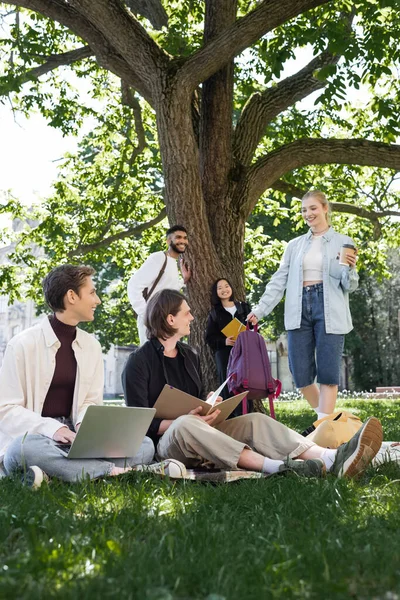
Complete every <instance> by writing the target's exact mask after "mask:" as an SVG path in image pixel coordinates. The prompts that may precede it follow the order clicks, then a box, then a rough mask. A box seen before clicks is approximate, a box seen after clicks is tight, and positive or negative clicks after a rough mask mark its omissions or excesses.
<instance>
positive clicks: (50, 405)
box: [42, 315, 76, 418]
mask: <svg viewBox="0 0 400 600" xmlns="http://www.w3.org/2000/svg"><path fill="white" fill-rule="evenodd" d="M49 321H50V324H51V326H52V328H53V331H54V333H55V334H56V336H57V337H58V339H59V340H60V342H61V346H60V347H59V349H58V350H57V354H56V368H55V370H54V375H53V379H52V381H51V384H50V387H49V391H48V392H47V396H46V399H45V401H44V404H43V410H42V417H53V418H56V417H69V416H70V415H71V409H72V400H73V397H74V388H75V379H76V358H75V354H74V351H73V349H72V342H73V341H74V339H75V337H76V327H75V326H74V325H65V323H62V322H61V321H59V320H58V319H57V317H56V316H55V315H52V316H51V317H49Z"/></svg>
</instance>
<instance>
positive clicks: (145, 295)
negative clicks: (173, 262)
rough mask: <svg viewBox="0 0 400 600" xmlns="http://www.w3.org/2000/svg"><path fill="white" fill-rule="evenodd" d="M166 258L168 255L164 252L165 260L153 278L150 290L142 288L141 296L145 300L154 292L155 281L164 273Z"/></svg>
mask: <svg viewBox="0 0 400 600" xmlns="http://www.w3.org/2000/svg"><path fill="white" fill-rule="evenodd" d="M167 260H168V255H167V253H166V252H165V260H164V263H163V266H162V267H161V270H160V272H159V274H158V275H157V277H156V279H155V280H154V282H153V285H152V286H151V288H150V290H147V288H145V289H144V290H143V298H144V299H145V300H146V302H147V300H148V299H149V298H150V296H151V295H152V293H153V292H154V289H155V287H156V285H157V283H158V282H159V281H160V279H161V277H162V276H163V275H164V271H165V268H166V266H167Z"/></svg>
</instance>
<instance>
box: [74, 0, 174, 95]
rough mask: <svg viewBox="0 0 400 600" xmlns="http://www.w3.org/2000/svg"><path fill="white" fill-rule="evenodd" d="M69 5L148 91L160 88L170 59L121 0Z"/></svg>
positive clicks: (80, 0) (87, 0) (81, 1)
mask: <svg viewBox="0 0 400 600" xmlns="http://www.w3.org/2000/svg"><path fill="white" fill-rule="evenodd" d="M69 4H71V6H73V7H74V8H75V9H76V10H77V11H78V12H79V13H80V14H81V15H82V16H83V17H84V18H85V19H87V20H88V21H89V22H90V23H91V24H92V25H94V26H95V27H96V29H97V30H98V31H100V32H101V33H102V35H103V36H104V37H105V38H106V39H107V40H108V42H109V44H110V45H111V46H112V47H113V48H115V49H116V51H117V52H118V54H120V55H121V56H123V57H124V58H125V60H126V61H127V62H128V64H129V65H130V67H131V69H132V70H133V71H134V73H135V74H136V76H137V77H138V78H139V79H140V80H141V81H142V82H143V83H144V85H145V86H146V88H148V89H150V90H153V91H154V88H157V87H159V85H158V86H157V84H159V82H160V72H159V71H160V69H163V68H166V66H167V63H168V62H169V57H168V55H167V54H166V53H165V52H164V51H163V50H162V49H161V48H160V46H159V45H158V44H156V42H155V41H154V40H153V39H152V38H151V37H150V36H149V34H148V33H147V31H146V30H145V29H144V28H143V27H142V25H141V24H140V23H139V21H138V20H137V19H136V18H135V17H134V16H133V15H132V14H131V13H130V12H129V11H128V10H127V9H126V8H125V7H124V6H123V4H122V3H121V2H120V0H96V2H93V0H69Z"/></svg>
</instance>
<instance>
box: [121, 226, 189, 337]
mask: <svg viewBox="0 0 400 600" xmlns="http://www.w3.org/2000/svg"><path fill="white" fill-rule="evenodd" d="M166 238H167V245H168V249H167V251H166V252H163V251H160V252H154V253H153V254H150V256H149V257H148V258H147V259H146V260H145V261H144V263H143V264H142V266H141V267H140V269H138V270H137V271H136V272H135V273H134V274H133V275H132V277H131V278H130V280H129V282H128V298H129V302H130V303H131V305H132V307H133V309H134V311H135V312H136V314H137V328H138V332H139V341H140V345H141V346H143V344H144V343H146V342H147V334H146V327H145V325H144V313H145V310H146V303H147V300H149V298H150V296H152V295H153V294H154V293H155V292H159V291H161V290H165V289H172V290H177V291H179V290H180V289H181V288H182V285H183V284H185V283H187V282H188V281H189V279H190V275H191V272H190V269H189V268H188V267H187V265H186V264H185V262H184V260H183V254H184V252H185V251H186V248H187V246H188V236H187V230H186V228H185V227H183V225H174V226H173V227H171V228H170V229H168V231H167V232H166ZM177 259H179V267H180V270H181V273H182V277H183V283H182V279H181V278H180V276H179V270H178V261H177Z"/></svg>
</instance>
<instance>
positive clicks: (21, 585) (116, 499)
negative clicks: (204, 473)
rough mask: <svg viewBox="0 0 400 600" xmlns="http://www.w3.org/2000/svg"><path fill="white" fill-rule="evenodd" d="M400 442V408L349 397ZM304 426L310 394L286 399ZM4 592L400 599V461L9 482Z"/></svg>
mask: <svg viewBox="0 0 400 600" xmlns="http://www.w3.org/2000/svg"><path fill="white" fill-rule="evenodd" d="M339 407H341V408H346V409H347V410H351V411H352V412H354V413H356V414H358V415H359V416H360V418H362V419H364V418H366V417H367V416H369V415H370V414H375V415H376V416H378V417H380V418H381V419H382V421H383V425H384V429H385V431H386V436H385V437H386V439H393V440H396V439H399V440H400V402H399V401H386V402H382V401H371V400H358V401H357V402H351V401H349V400H348V399H344V400H341V401H340V403H339ZM276 411H277V417H278V419H280V420H282V421H283V422H285V423H286V424H290V425H291V426H293V427H294V428H296V429H297V430H301V429H302V428H304V427H306V426H308V425H309V424H310V422H312V420H313V419H314V416H313V413H312V411H310V410H308V409H307V408H306V405H305V403H304V402H300V401H296V402H293V403H277V404H276ZM0 499H1V502H0V598H1V599H3V598H5V599H6V598H7V599H9V598H10V599H12V598H18V599H19V598H22V599H25V598H26V599H28V598H29V600H31V599H39V598H40V599H42V598H53V597H54V598H58V599H59V598H67V599H69V598H71V599H72V598H74V599H76V598H80V599H81V598H83V599H85V598H88V599H91V598H96V599H97V598H102V599H103V598H123V599H124V598H132V599H142V598H143V599H145V600H153V599H154V600H174V599H182V600H188V599H199V600H200V599H204V600H205V599H207V600H224V599H226V600H231V599H233V600H236V599H238V600H239V599H240V600H242V599H246V600H247V599H250V600H252V599H257V600H258V599H259V598H266V599H269V598H282V599H285V600H286V599H287V598H288V599H291V598H298V599H300V598H301V599H302V598H310V599H316V600H319V599H325V598H327V599H329V600H330V599H333V600H336V599H337V600H343V599H347V598H354V599H357V600H364V599H369V598H370V599H371V600H372V599H376V600H378V599H379V600H388V599H389V598H390V599H391V600H396V598H398V597H400V596H396V594H397V595H398V594H399V592H400V583H399V582H400V553H399V549H398V548H399V542H398V539H399V533H398V532H399V531H400V468H399V466H398V465H396V464H393V463H387V464H383V465H382V466H380V467H379V468H378V469H372V468H371V469H369V470H368V471H367V473H366V474H365V476H364V477H363V479H362V480H361V481H360V482H348V481H344V480H336V479H334V478H333V477H328V478H327V479H326V480H305V479H300V478H298V477H296V476H293V477H287V478H269V479H266V480H253V481H242V482H238V483H233V484H232V483H231V484H224V485H205V484H196V483H193V482H183V481H181V482H175V483H174V482H172V481H169V480H168V479H164V480H162V479H158V478H157V477H156V476H154V475H152V474H149V473H137V474H134V473H132V474H129V475H126V476H123V477H121V478H120V479H109V480H100V481H96V482H93V481H92V482H85V483H82V484H74V485H67V484H63V483H61V482H57V481H53V482H52V483H51V485H49V486H47V485H45V486H42V488H41V489H40V490H38V491H37V492H36V493H34V492H32V491H31V490H29V489H25V488H22V487H21V486H20V485H19V483H17V482H16V481H12V480H2V481H0Z"/></svg>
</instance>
